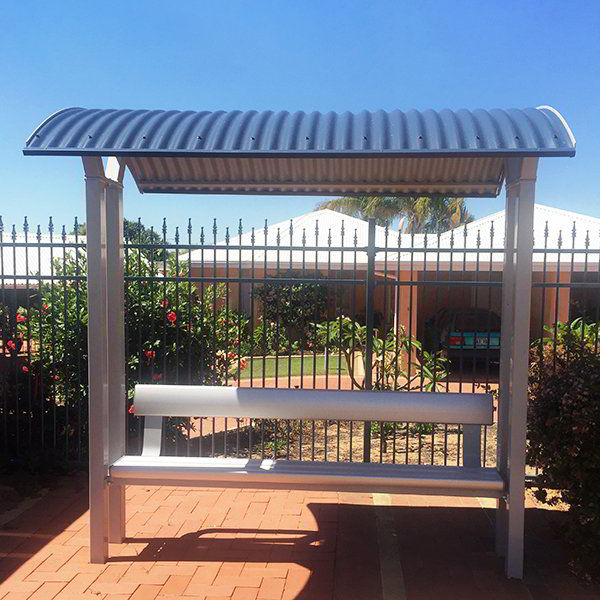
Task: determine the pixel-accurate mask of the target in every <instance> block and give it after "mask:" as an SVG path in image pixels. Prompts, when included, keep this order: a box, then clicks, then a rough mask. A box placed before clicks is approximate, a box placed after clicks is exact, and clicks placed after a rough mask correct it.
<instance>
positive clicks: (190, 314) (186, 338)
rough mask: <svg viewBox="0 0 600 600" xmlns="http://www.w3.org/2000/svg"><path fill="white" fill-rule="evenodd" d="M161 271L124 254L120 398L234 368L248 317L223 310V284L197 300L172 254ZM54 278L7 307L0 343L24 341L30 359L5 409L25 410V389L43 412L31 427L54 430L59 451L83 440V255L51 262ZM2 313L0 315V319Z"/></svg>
mask: <svg viewBox="0 0 600 600" xmlns="http://www.w3.org/2000/svg"><path fill="white" fill-rule="evenodd" d="M164 266H165V264H164V263H163V262H156V261H155V260H153V259H152V258H151V259H150V260H149V259H148V258H147V257H146V256H145V255H144V254H143V253H137V251H132V250H130V251H129V253H128V257H127V261H126V269H125V270H126V273H125V276H126V283H125V335H126V339H125V344H126V360H127V371H126V372H127V389H128V394H129V398H130V399H131V398H132V395H133V389H134V386H135V384H136V383H140V382H156V383H190V384H211V385H223V384H227V383H228V382H230V381H232V380H234V379H235V378H236V377H237V375H238V372H239V371H242V370H243V369H244V361H243V356H244V355H245V354H246V352H247V349H248V347H249V345H250V335H249V331H248V319H247V317H245V316H243V315H240V314H237V313H235V312H234V311H231V310H228V309H227V307H226V306H225V303H224V297H225V286H224V285H223V284H215V285H212V284H211V285H207V284H205V285H204V293H203V295H201V294H200V293H199V291H198V290H197V288H196V287H195V284H193V283H192V282H189V281H187V280H186V276H187V269H186V268H184V267H182V266H181V264H178V262H177V261H176V259H175V257H169V259H168V260H167V261H166V269H164ZM159 267H160V268H159ZM54 272H55V274H56V275H57V276H58V277H64V279H62V280H59V281H58V282H53V283H42V285H41V287H40V290H39V301H38V300H36V301H35V302H33V301H32V302H31V304H32V306H30V307H29V308H28V309H27V308H23V307H20V308H19V309H18V310H17V313H16V315H15V317H14V322H13V324H12V325H11V326H10V327H9V326H7V327H6V328H5V331H12V332H14V335H10V336H7V339H6V341H4V344H3V346H4V348H5V351H7V352H11V353H12V354H13V355H14V356H15V357H16V355H17V354H18V352H19V348H20V347H21V344H22V341H23V339H24V338H26V339H27V340H28V343H29V345H28V348H29V353H30V360H29V361H27V363H28V365H23V366H24V367H25V369H27V371H24V370H23V369H21V367H19V369H21V370H23V373H22V374H23V375H25V376H30V377H31V379H30V380H28V383H27V385H25V386H24V385H23V382H21V381H18V382H17V383H18V384H19V388H18V389H17V390H16V392H17V393H16V398H15V404H16V405H18V406H19V407H20V410H28V406H31V393H30V392H31V389H33V393H34V396H35V409H36V410H41V411H42V415H44V414H45V417H44V416H42V418H41V420H40V419H38V420H37V421H36V422H37V423H43V424H45V425H41V427H42V428H44V426H45V428H46V430H47V431H46V433H47V434H48V435H55V434H54V432H55V431H59V432H60V436H62V438H63V441H64V443H65V444H66V445H68V444H69V443H70V442H69V439H68V438H71V437H73V436H74V435H77V436H80V439H81V440H83V441H85V440H86V439H87V424H86V415H87V375H88V373H87V359H88V350H87V323H88V313H87V284H86V281H85V279H81V278H79V279H78V276H79V277H80V276H81V275H83V274H85V273H86V260H85V252H83V251H79V255H78V257H77V260H75V259H74V258H72V257H71V258H67V259H66V260H65V261H64V262H63V261H56V262H55V270H54ZM163 275H164V276H166V277H164V276H163ZM133 278H135V279H133ZM167 278H173V280H167ZM33 304H35V305H34V306H33ZM5 312H6V309H5V310H4V312H3V313H2V314H3V317H2V318H7V317H6V314H5ZM21 360H22V358H21ZM32 381H33V384H32V383H31V382H32ZM9 383H11V382H10V381H9ZM11 385H13V388H14V384H13V383H11ZM14 392H15V390H14V389H13V390H12V391H11V394H10V395H11V397H12V396H14V395H15V394H14ZM28 396H29V397H28ZM29 420H30V421H31V419H29ZM56 425H58V426H56Z"/></svg>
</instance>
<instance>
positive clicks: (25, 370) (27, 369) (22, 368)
mask: <svg viewBox="0 0 600 600" xmlns="http://www.w3.org/2000/svg"><path fill="white" fill-rule="evenodd" d="M21 371H23V373H28V372H29V368H28V367H26V366H25V365H23V366H22V367H21Z"/></svg>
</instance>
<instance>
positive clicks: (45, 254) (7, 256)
mask: <svg viewBox="0 0 600 600" xmlns="http://www.w3.org/2000/svg"><path fill="white" fill-rule="evenodd" d="M13 237H14V240H13ZM25 243H27V246H25ZM0 244H1V245H2V249H1V254H2V261H1V264H0V269H1V270H0V279H2V280H3V281H4V289H5V290H9V289H11V288H14V287H17V288H25V287H30V288H37V286H38V284H39V277H40V276H41V277H50V276H52V275H56V274H57V272H56V267H55V266H53V262H55V261H57V260H58V261H59V262H61V263H62V261H63V260H64V259H66V258H69V257H73V258H74V257H75V250H76V248H75V246H74V245H75V244H77V246H79V253H80V256H83V254H82V253H83V252H85V244H86V238H85V236H82V235H80V236H75V235H67V236H65V239H64V242H63V238H62V235H61V234H54V235H53V236H52V237H51V236H50V234H48V233H44V234H42V235H40V236H39V239H38V236H37V235H36V234H35V233H34V234H31V233H30V234H28V236H27V238H26V237H25V234H24V233H17V234H15V235H14V236H13V234H12V233H6V232H4V233H2V234H0ZM69 244H70V246H69ZM81 274H82V275H85V272H82V273H81ZM26 275H29V278H28V279H27V278H26V277H25V276H26ZM17 278H18V279H17Z"/></svg>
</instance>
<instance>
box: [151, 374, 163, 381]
mask: <svg viewBox="0 0 600 600" xmlns="http://www.w3.org/2000/svg"><path fill="white" fill-rule="evenodd" d="M152 379H153V380H154V381H160V380H161V379H162V373H153V374H152Z"/></svg>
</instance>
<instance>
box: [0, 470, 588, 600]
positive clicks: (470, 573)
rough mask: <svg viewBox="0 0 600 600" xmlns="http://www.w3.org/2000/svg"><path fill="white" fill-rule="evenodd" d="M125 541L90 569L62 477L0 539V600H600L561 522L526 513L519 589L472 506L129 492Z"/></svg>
mask: <svg viewBox="0 0 600 600" xmlns="http://www.w3.org/2000/svg"><path fill="white" fill-rule="evenodd" d="M127 496H128V504H127V507H128V521H127V536H128V537H127V539H126V541H125V543H123V544H116V545H111V547H110V552H111V558H110V560H109V562H108V563H107V564H106V565H91V564H89V563H88V547H87V544H88V531H87V493H86V481H85V479H83V478H71V479H66V480H65V481H63V482H60V485H59V486H58V487H56V489H53V490H51V491H49V492H48V493H47V494H46V495H44V496H43V497H42V498H41V499H40V500H39V501H37V502H36V503H34V504H33V505H31V506H29V507H28V508H26V509H25V510H24V511H22V512H21V514H19V515H17V516H16V517H15V518H14V519H12V520H11V521H10V522H8V523H6V524H4V526H2V527H0V580H3V583H2V584H0V600H26V599H27V600H51V599H56V600H75V599H86V600H127V599H129V598H132V599H133V600H154V599H167V598H171V599H172V598H175V597H180V598H185V599H188V600H192V598H193V599H205V600H209V599H210V600H218V599H220V600H225V599H231V600H269V599H271V600H284V599H285V600H292V599H296V600H321V599H322V600H330V599H332V600H333V599H335V600H403V599H407V600H433V599H438V598H444V599H454V598H455V599H457V600H458V599H460V600H469V599H480V598H485V599H486V600H487V599H489V600H505V599H506V600H508V599H521V598H522V599H534V600H537V599H542V598H543V599H545V600H551V599H561V600H564V599H571V598H572V599H577V600H583V599H586V600H591V599H592V598H600V594H599V592H598V589H597V588H589V587H584V586H583V585H580V584H579V583H578V582H576V581H575V580H574V579H573V578H571V577H570V576H569V575H568V573H567V572H566V567H565V557H564V553H563V549H562V548H561V545H560V543H559V542H558V541H557V539H556V538H555V537H554V535H553V529H554V526H555V525H556V524H557V522H558V521H559V520H560V519H561V518H562V515H561V513H557V512H552V511H545V510H541V509H539V508H533V507H530V508H529V509H528V510H527V525H526V528H527V534H526V542H527V548H526V573H527V575H526V579H525V581H524V582H518V581H507V580H505V579H504V577H503V576H502V564H501V561H500V560H499V559H498V558H496V557H495V555H494V554H493V552H492V545H493V522H492V519H493V513H492V511H491V510H489V509H487V508H484V505H485V503H484V502H483V501H481V502H480V501H479V500H478V499H475V498H474V499H458V498H446V497H444V498H439V497H438V498H433V497H426V496H408V495H397V496H390V495H386V494H374V495H371V494H335V493H314V492H285V491H244V490H239V489H228V490H224V489H212V490H203V489H192V488H173V487H131V488H128V490H127Z"/></svg>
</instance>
